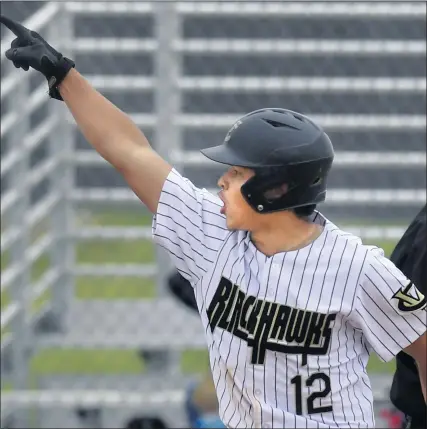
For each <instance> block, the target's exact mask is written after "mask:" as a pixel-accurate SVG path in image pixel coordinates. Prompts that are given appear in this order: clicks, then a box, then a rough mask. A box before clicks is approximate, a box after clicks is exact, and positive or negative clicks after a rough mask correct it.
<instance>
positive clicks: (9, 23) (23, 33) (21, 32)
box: [0, 15, 30, 39]
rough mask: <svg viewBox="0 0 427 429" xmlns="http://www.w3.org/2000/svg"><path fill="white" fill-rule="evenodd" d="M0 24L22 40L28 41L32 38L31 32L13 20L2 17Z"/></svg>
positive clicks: (0, 17) (0, 16)
mask: <svg viewBox="0 0 427 429" xmlns="http://www.w3.org/2000/svg"><path fill="white" fill-rule="evenodd" d="M0 22H1V23H3V24H4V25H5V26H6V27H7V28H8V29H9V30H10V31H12V33H14V34H15V36H18V37H19V38H21V39H27V38H28V37H29V36H30V30H29V29H28V28H26V27H24V26H23V25H22V24H20V23H19V22H16V21H14V20H13V19H10V18H8V17H6V16H4V15H0Z"/></svg>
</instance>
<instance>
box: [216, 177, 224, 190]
mask: <svg viewBox="0 0 427 429" xmlns="http://www.w3.org/2000/svg"><path fill="white" fill-rule="evenodd" d="M217 184H218V188H221V189H225V188H226V180H225V177H224V176H221V177H220V178H219V179H218V183H217Z"/></svg>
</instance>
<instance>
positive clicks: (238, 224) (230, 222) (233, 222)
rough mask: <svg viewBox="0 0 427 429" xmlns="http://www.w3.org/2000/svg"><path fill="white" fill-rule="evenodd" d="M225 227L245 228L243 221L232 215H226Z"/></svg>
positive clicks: (230, 228) (231, 228)
mask: <svg viewBox="0 0 427 429" xmlns="http://www.w3.org/2000/svg"><path fill="white" fill-rule="evenodd" d="M226 223H227V228H228V229H229V230H232V231H236V230H242V229H245V227H244V222H242V220H241V219H240V218H236V217H234V216H232V215H229V214H227V215H226Z"/></svg>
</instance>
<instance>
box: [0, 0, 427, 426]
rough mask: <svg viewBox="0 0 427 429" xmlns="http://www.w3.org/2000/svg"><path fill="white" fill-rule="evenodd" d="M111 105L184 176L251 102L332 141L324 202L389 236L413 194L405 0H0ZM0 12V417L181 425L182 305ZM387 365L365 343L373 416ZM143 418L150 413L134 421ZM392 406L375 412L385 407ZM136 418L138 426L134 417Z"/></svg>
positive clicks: (189, 373) (412, 33) (196, 344)
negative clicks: (304, 117) (22, 65)
mask: <svg viewBox="0 0 427 429" xmlns="http://www.w3.org/2000/svg"><path fill="white" fill-rule="evenodd" d="M1 12H2V13H3V14H5V15H7V16H9V17H11V18H13V19H18V20H20V21H21V22H23V23H24V25H27V26H28V27H30V28H31V29H33V30H36V31H38V32H40V33H41V35H42V36H44V37H45V38H46V39H47V40H48V41H49V42H50V43H51V44H52V45H53V46H54V47H55V48H57V49H58V50H60V51H61V52H63V53H64V54H65V55H66V56H68V57H71V58H73V59H74V60H75V61H76V64H77V68H78V70H79V71H80V72H81V73H83V74H84V75H85V76H86V77H87V78H88V79H89V80H90V81H91V82H92V83H93V85H95V87H96V88H98V89H99V91H100V92H102V93H103V94H104V95H105V96H106V97H107V98H109V99H110V100H111V101H112V102H113V103H115V104H116V105H117V106H119V107H120V108H121V109H123V110H124V111H125V112H127V113H128V114H130V115H131V116H132V118H133V119H134V121H135V122H136V123H137V124H138V126H140V127H141V129H142V130H143V131H144V132H145V134H146V135H147V136H148V138H149V139H150V141H151V142H152V144H153V146H154V148H155V149H156V150H157V151H159V152H160V153H161V154H162V155H163V156H165V157H166V158H167V159H168V160H169V161H170V162H172V163H173V164H174V165H175V166H176V167H177V168H178V170H179V171H180V172H182V173H183V174H184V175H185V176H187V177H188V178H190V179H191V180H192V181H194V183H195V184H196V185H198V186H200V187H206V188H208V189H210V188H214V187H215V185H216V181H217V178H218V177H219V175H220V174H221V172H222V170H221V168H218V166H217V165H215V164H214V163H210V162H209V161H206V160H204V159H202V157H201V156H200V155H199V153H198V150H199V149H201V148H204V147H207V146H211V145H214V144H219V143H221V142H222V139H223V137H224V135H225V133H226V131H227V129H228V128H229V127H230V126H231V125H232V124H233V122H234V121H235V120H236V119H237V118H238V117H239V116H240V115H243V114H244V113H246V112H248V111H251V110H254V109H258V108H262V107H285V108H290V109H293V110H297V111H299V112H303V113H305V114H308V115H310V116H311V117H313V118H314V119H315V120H318V121H319V123H320V124H321V125H323V127H324V128H325V130H326V131H327V132H328V133H329V135H330V137H331V139H332V141H333V143H334V146H335V149H336V164H335V167H334V168H333V171H332V174H331V178H330V182H329V186H330V191H329V193H328V197H327V202H326V203H325V204H324V205H323V206H322V207H321V210H322V211H323V212H324V214H325V215H326V216H328V217H330V218H332V220H333V221H334V222H335V223H338V225H340V226H341V227H342V228H345V229H348V230H350V231H353V232H356V233H357V234H360V235H361V236H362V237H363V239H364V241H365V242H367V243H374V244H377V245H379V246H381V247H383V248H384V250H385V252H386V254H388V255H389V254H390V252H391V250H392V249H393V247H394V245H395V243H396V242H397V240H398V239H399V238H400V237H401V235H402V234H403V231H404V229H405V228H406V227H407V225H408V224H409V222H410V221H411V219H412V217H413V216H414V215H415V214H416V213H417V212H418V210H419V209H420V208H421V206H422V205H423V204H424V202H425V199H426V117H425V115H426V6H425V3H424V2H418V3H415V2H393V3H386V2H381V3H380V2H378V3H376V2H365V3H363V2H340V3H332V2H327V3H321V2H297V3H296V2H294V3H288V2H284V1H281V2H268V1H265V2H245V1H241V2H238V3H235V2H231V1H226V2H225V1H224V2H204V1H198V2H178V1H177V2H160V1H152V2H141V1H138V2H136V1H135V2H96V3H95V2H88V1H85V2H40V1H26V2H23V1H13V2H5V1H2V2H1ZM11 40H12V37H11V34H10V33H9V32H8V31H6V29H5V28H4V27H2V28H1V365H2V367H1V380H2V385H1V388H2V395H1V427H2V428H13V427H38V428H50V427H57V428H66V427H74V428H110V427H111V428H113V427H115V428H118V427H132V428H138V427H146V428H148V427H157V428H161V427H165V428H172V427H184V426H185V425H189V424H190V423H189V421H190V420H189V415H188V407H186V402H188V395H189V389H191V386H194V385H197V383H199V382H203V381H206V380H208V379H209V377H210V373H209V367H208V359H207V353H206V347H205V341H204V338H203V330H202V328H201V324H200V322H199V318H198V316H197V314H196V313H195V312H193V311H191V310H190V309H189V308H188V307H186V306H185V305H182V303H180V302H179V301H178V300H177V299H176V297H175V296H174V295H172V294H171V292H170V290H169V288H168V283H167V282H168V276H169V275H170V274H171V273H172V272H173V267H172V266H171V264H170V261H169V259H168V257H167V256H166V255H165V254H164V253H163V252H162V251H160V250H159V249H157V248H155V247H154V245H153V244H152V241H151V216H150V215H149V213H148V212H147V210H146V209H145V207H144V206H143V205H142V204H141V203H139V202H138V200H137V199H136V198H135V196H134V195H133V194H132V193H131V192H130V191H128V190H127V189H126V187H125V185H124V181H123V180H122V179H121V177H120V176H119V175H118V174H117V173H116V172H115V171H114V170H113V169H112V168H111V167H110V166H109V165H107V164H106V163H105V162H104V161H103V160H102V158H101V157H99V156H98V155H97V154H96V153H94V151H93V150H92V149H91V148H90V146H89V145H88V143H87V142H86V141H85V139H84V138H83V137H82V135H81V134H80V133H79V131H78V130H77V129H76V127H75V125H74V123H73V120H72V118H71V117H70V115H69V114H68V113H67V111H66V109H65V108H64V106H63V105H62V104H61V103H60V102H57V101H49V99H48V96H47V87H46V82H45V80H44V78H41V77H40V76H38V75H37V74H35V73H31V72H27V73H24V72H23V71H22V70H17V69H15V68H14V67H13V65H11V64H9V63H8V62H7V61H5V58H4V52H5V50H6V49H8V48H9V46H10V42H11ZM393 369H394V364H393V362H392V363H391V364H384V363H381V362H380V361H379V360H378V359H377V358H376V356H372V358H371V361H370V363H369V372H370V374H371V376H372V384H373V388H374V392H375V399H376V404H375V411H376V413H377V419H378V420H377V426H378V427H394V426H393V425H395V424H396V422H397V421H398V417H396V414H395V411H394V410H393V409H392V407H391V405H390V404H389V401H388V390H389V386H390V382H391V375H392V372H393ZM150 419H151V420H150ZM393 419H394V420H393ZM150 424H151V426H149V425H150Z"/></svg>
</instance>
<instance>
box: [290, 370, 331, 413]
mask: <svg viewBox="0 0 427 429" xmlns="http://www.w3.org/2000/svg"><path fill="white" fill-rule="evenodd" d="M316 380H321V381H323V384H324V388H323V390H320V391H316V392H312V393H311V394H310V395H309V396H308V397H307V399H306V402H307V413H308V414H317V413H328V412H330V411H332V405H326V406H319V407H315V406H314V401H315V400H316V399H321V398H325V397H326V396H328V395H329V394H330V393H331V379H330V378H329V377H328V376H327V375H326V374H325V373H323V372H316V373H315V374H312V375H310V377H308V378H307V379H306V380H305V385H306V387H311V386H313V383H314V382H315V381H316ZM291 383H292V384H293V385H295V409H296V413H297V414H298V415H300V416H301V415H302V414H303V409H302V408H303V407H302V405H303V404H302V403H303V397H302V396H303V394H302V383H303V378H302V376H301V375H296V376H295V377H294V378H293V379H292V380H291Z"/></svg>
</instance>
